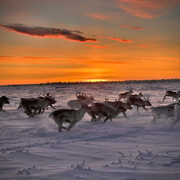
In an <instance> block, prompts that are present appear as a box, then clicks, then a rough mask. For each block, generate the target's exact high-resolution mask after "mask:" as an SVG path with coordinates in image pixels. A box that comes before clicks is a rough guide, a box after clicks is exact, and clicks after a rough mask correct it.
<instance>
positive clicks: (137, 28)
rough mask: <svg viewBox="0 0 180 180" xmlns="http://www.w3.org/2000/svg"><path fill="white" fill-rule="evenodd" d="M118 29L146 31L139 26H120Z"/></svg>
mask: <svg viewBox="0 0 180 180" xmlns="http://www.w3.org/2000/svg"><path fill="white" fill-rule="evenodd" d="M120 27H123V28H128V29H132V30H138V31H141V30H146V29H145V28H144V27H140V26H130V25H121V26H120Z"/></svg>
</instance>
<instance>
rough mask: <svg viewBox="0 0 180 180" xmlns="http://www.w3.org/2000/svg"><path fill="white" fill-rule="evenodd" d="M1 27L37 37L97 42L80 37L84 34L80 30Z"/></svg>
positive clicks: (15, 25)
mask: <svg viewBox="0 0 180 180" xmlns="http://www.w3.org/2000/svg"><path fill="white" fill-rule="evenodd" d="M0 26H1V27H4V28H6V29H8V30H10V31H15V32H18V33H22V34H25V35H30V36H36V37H49V38H65V39H67V40H72V41H78V42H88V41H96V39H94V38H87V37H84V36H82V35H80V34H82V32H81V31H78V30H68V29H59V28H47V27H38V26H36V27H29V26H26V25H24V24H0Z"/></svg>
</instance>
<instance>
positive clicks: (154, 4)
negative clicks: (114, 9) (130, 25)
mask: <svg viewBox="0 0 180 180" xmlns="http://www.w3.org/2000/svg"><path fill="white" fill-rule="evenodd" d="M117 1H118V6H119V7H120V8H121V9H123V10H124V11H125V12H127V13H128V14H130V15H132V16H137V17H140V18H146V19H150V18H155V17H159V16H162V15H165V14H166V13H167V10H166V9H167V8H168V7H172V6H176V5H177V4H179V3H180V1H179V0H136V1H135V0H117Z"/></svg>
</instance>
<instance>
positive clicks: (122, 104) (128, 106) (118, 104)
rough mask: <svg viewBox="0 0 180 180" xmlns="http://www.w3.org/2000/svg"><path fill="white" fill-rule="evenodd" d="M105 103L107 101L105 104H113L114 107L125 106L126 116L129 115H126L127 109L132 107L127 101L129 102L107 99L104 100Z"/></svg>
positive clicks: (124, 113)
mask: <svg viewBox="0 0 180 180" xmlns="http://www.w3.org/2000/svg"><path fill="white" fill-rule="evenodd" d="M104 103H105V104H108V105H110V106H112V107H114V108H117V107H122V108H124V109H125V111H124V112H122V113H123V115H124V117H127V115H126V110H128V109H132V107H131V105H130V104H129V103H127V102H121V101H107V100H106V101H104Z"/></svg>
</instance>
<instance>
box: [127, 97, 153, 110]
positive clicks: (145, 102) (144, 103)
mask: <svg viewBox="0 0 180 180" xmlns="http://www.w3.org/2000/svg"><path fill="white" fill-rule="evenodd" d="M127 102H128V103H129V104H130V105H134V106H136V107H137V111H138V110H139V107H142V108H144V109H145V110H146V111H148V109H147V108H146V106H151V103H150V101H149V99H145V100H143V99H141V98H134V97H131V96H130V97H129V98H128V100H127Z"/></svg>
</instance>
